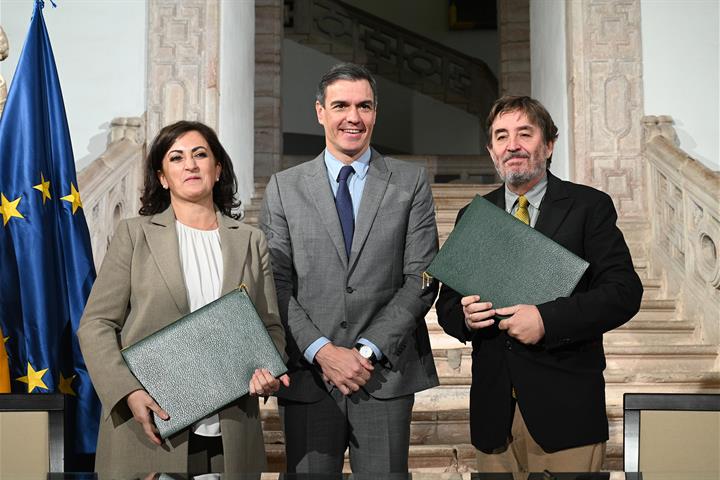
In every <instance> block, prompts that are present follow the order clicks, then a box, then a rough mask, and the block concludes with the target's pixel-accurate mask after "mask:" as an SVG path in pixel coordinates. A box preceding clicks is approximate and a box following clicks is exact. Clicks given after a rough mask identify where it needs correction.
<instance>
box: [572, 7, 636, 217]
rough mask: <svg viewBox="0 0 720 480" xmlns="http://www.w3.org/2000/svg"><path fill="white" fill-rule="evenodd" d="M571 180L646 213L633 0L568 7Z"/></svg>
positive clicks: (631, 211) (626, 212)
mask: <svg viewBox="0 0 720 480" xmlns="http://www.w3.org/2000/svg"><path fill="white" fill-rule="evenodd" d="M566 8H567V10H566V11H567V15H568V45H570V49H571V50H570V54H569V56H568V57H569V58H568V59H569V71H570V73H571V75H572V80H571V85H570V86H571V97H572V105H573V109H572V111H571V112H570V120H571V124H572V126H573V133H574V141H573V147H574V151H573V152H572V154H573V155H572V161H573V162H574V172H575V173H574V176H575V180H576V181H578V182H580V183H584V184H587V185H592V186H594V187H596V188H599V189H601V190H603V191H605V192H607V193H609V194H610V195H611V196H612V197H613V200H614V201H615V205H616V207H617V209H618V212H619V214H620V215H621V216H623V217H625V218H628V219H630V218H636V219H641V218H643V217H644V216H645V212H646V208H647V207H646V200H645V168H644V162H643V161H642V159H641V151H642V130H641V122H640V119H641V116H642V50H641V45H640V0H615V1H608V0H589V1H584V2H567V7H566Z"/></svg>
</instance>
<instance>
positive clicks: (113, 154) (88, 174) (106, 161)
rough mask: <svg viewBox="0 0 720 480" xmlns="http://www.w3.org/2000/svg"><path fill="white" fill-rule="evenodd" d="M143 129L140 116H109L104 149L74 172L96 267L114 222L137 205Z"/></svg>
mask: <svg viewBox="0 0 720 480" xmlns="http://www.w3.org/2000/svg"><path fill="white" fill-rule="evenodd" d="M144 132H145V123H144V121H143V119H142V118H140V117H130V118H115V119H113V120H112V122H111V127H110V135H109V137H108V146H107V149H106V150H105V152H104V153H103V154H102V155H100V156H99V157H98V158H97V159H95V160H94V161H93V162H92V163H91V164H90V165H88V166H87V167H85V168H84V169H83V170H82V171H80V172H79V173H78V183H79V186H80V191H81V193H82V198H83V208H84V210H85V214H86V219H87V222H88V228H89V229H90V238H91V240H92V249H93V259H94V261H95V267H96V268H99V267H100V264H101V263H102V260H103V258H104V257H105V252H106V251H107V247H108V244H109V242H110V239H111V238H112V236H113V233H114V232H115V225H117V222H118V221H119V220H121V219H123V218H126V217H130V216H134V215H137V212H138V209H139V207H140V188H141V182H142V162H143V149H144Z"/></svg>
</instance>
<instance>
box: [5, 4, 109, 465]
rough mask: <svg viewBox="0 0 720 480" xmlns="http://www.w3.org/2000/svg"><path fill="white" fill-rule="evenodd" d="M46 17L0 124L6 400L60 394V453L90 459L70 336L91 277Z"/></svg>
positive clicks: (86, 411)
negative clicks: (11, 395)
mask: <svg viewBox="0 0 720 480" xmlns="http://www.w3.org/2000/svg"><path fill="white" fill-rule="evenodd" d="M42 8H43V2H42V1H41V0H37V1H36V3H35V10H34V13H33V17H32V20H31V21H30V30H29V32H28V36H27V39H26V41H25V46H24V47H23V51H22V54H21V56H20V59H19V61H18V65H17V70H16V71H15V75H14V77H13V81H12V85H11V87H10V92H9V95H8V98H7V102H6V104H5V110H4V112H3V114H2V118H0V222H2V223H1V224H0V327H2V331H3V332H4V335H5V347H6V349H7V352H8V358H9V363H10V379H11V387H12V391H13V392H16V393H21V392H24V393H39V394H42V393H50V392H62V393H64V394H65V395H66V406H67V416H66V423H65V431H66V432H67V433H68V434H70V435H71V437H70V438H68V437H66V443H65V450H66V452H67V453H69V454H73V453H76V454H86V453H92V452H94V451H95V443H96V440H97V428H98V422H99V418H100V403H99V401H98V399H97V395H96V394H95V391H94V389H93V387H92V384H91V382H90V377H89V376H88V373H87V369H86V367H85V362H84V361H83V358H82V355H81V353H80V348H79V345H78V341H77V337H76V335H75V333H76V331H77V328H78V324H79V322H80V317H81V315H82V311H83V308H84V307H85V302H86V300H87V297H88V295H89V294H90V289H91V287H92V283H93V281H94V280H95V268H94V265H93V261H92V250H91V246H90V234H89V232H88V228H87V224H86V222H85V216H84V214H83V208H82V200H81V197H80V193H79V192H78V185H77V176H76V174H75V160H74V158H73V153H72V145H71V143H70V133H69V130H68V125H67V120H66V117H65V106H64V104H63V99H62V93H61V91H60V82H59V80H58V74H57V70H56V68H55V58H54V56H53V52H52V48H51V46H50V39H49V37H48V33H47V29H46V27H45V21H44V19H43V15H42Z"/></svg>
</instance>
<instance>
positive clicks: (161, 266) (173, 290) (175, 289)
mask: <svg viewBox="0 0 720 480" xmlns="http://www.w3.org/2000/svg"><path fill="white" fill-rule="evenodd" d="M143 231H144V232H145V238H146V239H147V243H148V247H149V248H150V254H151V255H152V257H153V259H154V260H155V264H156V265H157V267H158V270H160V275H161V276H162V278H163V280H164V281H165V284H166V285H167V287H168V290H170V295H172V297H173V300H174V301H175V304H176V305H177V307H178V310H179V311H180V312H181V313H182V314H187V313H189V312H190V307H189V306H188V299H187V290H186V289H185V282H184V280H183V274H182V270H181V267H180V250H179V247H178V238H177V230H176V229H175V213H174V212H173V209H172V207H168V208H167V209H166V210H165V211H163V212H162V213H158V214H156V215H153V217H152V218H151V219H150V223H148V224H145V225H143Z"/></svg>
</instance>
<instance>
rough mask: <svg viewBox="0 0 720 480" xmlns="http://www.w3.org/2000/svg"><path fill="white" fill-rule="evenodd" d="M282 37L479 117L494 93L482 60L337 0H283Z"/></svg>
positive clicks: (491, 77) (495, 87)
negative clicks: (358, 65) (363, 68)
mask: <svg viewBox="0 0 720 480" xmlns="http://www.w3.org/2000/svg"><path fill="white" fill-rule="evenodd" d="M284 37H285V38H287V39H289V40H292V41H295V42H297V43H300V44H303V45H305V46H307V47H310V48H313V49H314V50H317V51H319V52H322V53H325V54H327V55H331V56H333V57H335V58H337V59H338V60H340V61H345V62H355V63H360V64H363V65H365V66H367V67H368V68H369V69H370V70H371V71H372V72H373V73H375V74H377V75H379V76H382V77H384V78H386V79H388V80H391V81H393V82H395V83H398V84H400V85H403V86H405V87H408V88H411V89H413V90H415V91H417V92H421V93H423V94H425V95H428V96H431V97H433V98H435V99H436V100H438V101H441V102H444V103H447V104H448V105H453V106H455V107H457V108H460V109H463V110H466V111H467V112H469V113H472V114H476V115H478V116H479V117H480V118H484V117H485V115H486V114H487V112H488V111H489V109H490V105H491V104H492V102H493V101H494V100H495V99H496V98H497V94H498V82H497V79H496V78H495V75H494V74H493V73H492V71H491V70H490V68H489V67H488V66H487V64H486V63H485V62H483V61H481V60H479V59H476V58H472V57H469V56H467V55H465V54H463V53H461V52H459V51H456V50H454V49H451V48H449V47H447V46H445V45H442V44H440V43H438V42H435V41H433V40H431V39H429V38H426V37H423V36H422V35H418V34H416V33H414V32H411V31H409V30H406V29H404V28H402V27H400V26H398V25H395V24H393V23H390V22H388V21H386V20H384V19H382V18H379V17H376V16H374V15H371V14H369V13H367V12H365V11H363V10H361V9H359V8H355V7H353V6H352V5H349V4H347V3H344V2H341V1H338V0H286V1H285V25H284Z"/></svg>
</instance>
